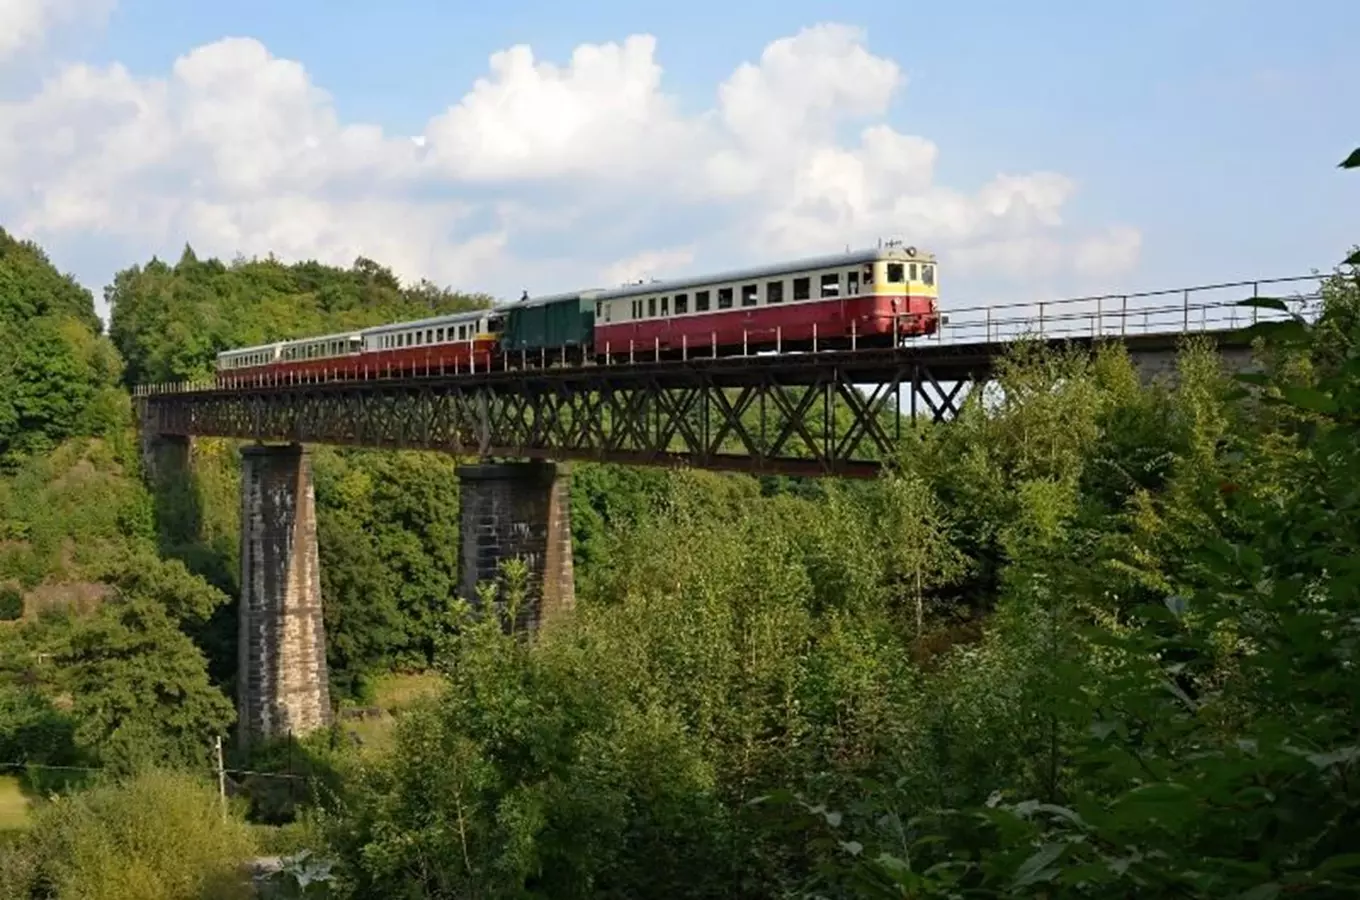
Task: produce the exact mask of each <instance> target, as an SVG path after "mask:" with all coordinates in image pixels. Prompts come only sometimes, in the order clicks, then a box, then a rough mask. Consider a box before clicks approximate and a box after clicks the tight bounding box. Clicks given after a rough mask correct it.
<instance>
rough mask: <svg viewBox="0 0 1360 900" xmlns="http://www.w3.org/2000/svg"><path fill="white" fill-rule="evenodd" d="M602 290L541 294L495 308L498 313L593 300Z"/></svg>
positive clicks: (590, 289)
mask: <svg viewBox="0 0 1360 900" xmlns="http://www.w3.org/2000/svg"><path fill="white" fill-rule="evenodd" d="M602 290H603V288H587V289H586V290H584V291H564V292H562V293H560V294H542V295H540V296H538V297H530V298H529V299H528V300H510V301H508V302H506V303H502V304H501V305H499V306H497V307H496V309H497V310H498V311H500V310H504V311H505V312H510V311H511V310H515V309H531V308H533V307H535V306H548V305H549V304H552V303H565V302H567V301H569V300H577V301H581V300H594V299H595V297H596V295H597V294H599V293H600V292H601V291H602Z"/></svg>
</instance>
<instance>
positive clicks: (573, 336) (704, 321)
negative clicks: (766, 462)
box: [217, 243, 941, 385]
mask: <svg viewBox="0 0 1360 900" xmlns="http://www.w3.org/2000/svg"><path fill="white" fill-rule="evenodd" d="M938 296H939V273H938V265H937V263H936V260H935V256H934V254H931V253H927V252H922V251H920V250H918V249H917V248H915V247H906V246H902V245H901V244H900V243H888V244H886V245H882V246H880V247H878V248H875V249H872V250H864V251H859V252H853V253H850V252H847V253H843V254H836V255H832V256H819V257H813V258H809V259H802V260H796V261H794V262H786V263H779V264H776V265H767V266H760V267H755V268H747V269H739V270H735V271H729V272H723V273H719V274H717V275H707V276H702V277H691V278H680V279H672V280H669V281H653V282H649V283H639V284H633V285H625V286H623V287H618V288H612V289H608V290H597V289H592V290H587V291H572V292H567V293H562V294H551V295H545V296H540V297H535V298H529V297H526V298H524V299H523V300H520V301H518V302H516V303H509V304H502V305H500V306H497V307H494V308H492V309H480V310H473V311H470V312H461V313H451V314H448V315H442V316H434V317H431V318H428V319H420V320H418V321H412V322H398V323H395V324H391V325H380V326H377V327H374V328H365V329H362V330H359V331H351V332H345V333H341V334H332V335H325V336H322V337H315V338H302V339H298V340H291V341H278V342H275V343H272V344H262V345H258V346H254V347H244V348H240V349H234V350H228V351H225V352H223V353H219V354H218V357H217V378H218V382H219V384H225V385H230V384H233V383H236V382H241V381H245V382H258V381H260V380H267V381H272V382H287V381H310V380H317V379H322V378H324V379H334V378H369V377H390V376H404V375H419V374H426V373H430V374H433V373H436V372H440V373H457V372H470V371H473V372H475V371H479V370H480V371H485V370H486V369H488V368H517V367H523V366H529V367H534V366H550V365H562V364H568V363H579V362H584V361H587V360H595V361H603V362H618V361H623V360H628V359H652V358H656V359H660V358H668V359H669V358H676V357H681V356H686V355H689V356H705V355H713V356H727V355H733V354H738V353H742V354H744V353H756V352H761V351H769V350H773V351H776V352H783V351H797V350H804V349H808V348H811V349H818V348H822V349H830V348H842V347H846V348H859V347H874V346H888V345H892V344H894V343H895V342H897V341H899V340H901V339H902V338H909V337H917V336H921V335H927V334H932V333H934V332H935V331H936V329H938V327H939V325H940V322H941V317H940V315H939V309H938Z"/></svg>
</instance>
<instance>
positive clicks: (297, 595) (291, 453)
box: [236, 444, 331, 745]
mask: <svg viewBox="0 0 1360 900" xmlns="http://www.w3.org/2000/svg"><path fill="white" fill-rule="evenodd" d="M315 504H316V501H315V495H314V493H313V489H312V469H311V461H310V459H309V457H308V454H307V451H306V449H305V448H304V447H302V446H301V445H298V444H290V445H283V446H268V445H255V446H249V447H245V448H243V449H242V450H241V607H240V620H239V622H240V629H239V634H238V637H237V695H236V699H237V715H238V726H237V730H238V740H239V742H240V743H241V744H242V745H245V744H247V743H249V742H250V741H251V740H252V739H257V738H270V737H279V736H283V735H286V734H288V733H290V732H291V733H292V734H293V735H302V734H306V733H307V732H309V731H313V730H315V729H317V728H323V727H325V726H327V725H329V724H330V721H331V705H330V690H329V687H328V684H327V680H328V675H327V671H326V629H325V625H324V624H323V622H322V606H321V569H320V566H319V564H318V562H317V549H316V505H315Z"/></svg>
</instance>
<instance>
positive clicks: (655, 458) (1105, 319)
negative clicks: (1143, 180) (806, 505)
mask: <svg viewBox="0 0 1360 900" xmlns="http://www.w3.org/2000/svg"><path fill="white" fill-rule="evenodd" d="M1321 284H1322V278H1321V277H1320V276H1301V277H1294V278H1277V279H1269V280H1262V281H1248V282H1236V283H1229V284H1218V285H1205V286H1200V287H1194V288H1184V289H1178V290H1175V291H1156V292H1150V293H1142V294H1127V295H1114V296H1102V297H1083V298H1076V299H1071V300H1061V301H1044V302H1036V303H1014V304H1003V305H992V306H984V307H975V308H969V309H961V310H945V311H944V312H945V314H946V315H947V316H948V317H949V321H948V323H947V324H945V325H943V326H942V327H941V329H940V331H939V332H938V333H937V334H935V335H932V336H930V337H929V338H923V339H917V340H914V341H912V342H910V343H907V344H904V345H903V346H901V347H897V348H888V349H878V350H860V351H857V352H856V351H847V350H826V351H820V352H815V351H814V352H800V353H783V354H765V355H738V356H718V357H716V358H710V357H693V358H689V359H687V360H678V361H677V360H671V361H661V360H655V361H645V360H639V361H635V362H633V363H630V364H626V365H618V364H614V365H603V364H586V365H568V366H554V365H547V366H545V367H541V368H509V369H506V370H500V369H496V368H494V367H493V369H492V370H490V371H478V372H461V373H451V372H447V371H444V372H441V371H439V370H437V369H436V370H432V371H430V372H428V373H425V374H418V375H416V376H414V377H409V376H408V377H395V378H389V377H383V376H382V375H381V374H380V373H376V372H375V373H374V374H373V376H372V377H370V378H363V379H358V380H354V379H346V380H340V379H328V378H325V377H321V378H318V379H317V380H315V381H309V382H301V383H299V382H289V383H279V382H273V381H255V382H238V383H236V384H234V385H233V386H232V387H231V388H229V389H226V388H218V387H215V386H213V385H212V384H210V383H209V384H193V383H184V384H174V385H148V386H143V387H140V388H139V389H138V390H137V392H136V398H135V399H136V403H137V405H138V408H139V414H140V417H141V422H142V428H143V432H144V434H149V435H179V436H211V437H225V438H238V439H243V440H253V441H290V442H298V443H318V444H337V445H351V446H361V447H378V448H384V447H385V448H407V449H430V450H442V451H445V452H448V453H451V454H454V455H457V456H476V457H481V458H497V457H500V458H520V459H523V458H550V459H557V460H591V461H600V462H616V463H625V464H632V465H689V466H694V467H697V468H706V469H722V470H733V471H742V472H748V473H753V474H784V475H850V476H872V475H873V474H875V473H877V472H878V471H879V469H880V468H881V467H882V465H883V463H884V461H885V460H888V459H890V458H892V457H893V456H894V455H895V454H896V452H897V448H898V446H899V444H900V441H901V438H902V437H903V434H904V431H905V430H906V429H909V428H910V427H911V423H914V422H917V421H921V420H929V421H931V422H941V421H944V420H947V419H949V418H952V417H953V416H955V415H957V414H958V412H959V409H960V407H961V404H962V402H963V399H964V398H965V397H966V396H968V395H969V393H971V392H972V391H974V390H976V389H977V388H978V386H980V385H984V384H986V383H987V382H988V381H989V380H990V379H991V378H992V377H993V372H994V370H995V363H996V361H997V360H998V359H999V358H1000V357H1001V356H1002V355H1003V354H1004V353H1005V352H1006V350H1007V348H1008V347H1009V346H1010V345H1011V344H1013V343H1014V342H1015V341H1017V340H1021V339H1032V340H1038V341H1041V342H1044V343H1046V344H1048V345H1051V346H1064V345H1066V346H1078V347H1086V348H1090V347H1093V346H1095V345H1096V344H1099V343H1101V342H1103V341H1120V342H1123V343H1124V344H1125V345H1126V346H1127V348H1128V350H1129V352H1130V354H1131V355H1133V356H1134V357H1135V359H1138V358H1139V357H1140V356H1142V357H1146V356H1149V355H1159V356H1161V357H1162V358H1166V357H1168V356H1169V355H1170V354H1173V353H1174V352H1175V350H1176V348H1177V346H1178V345H1179V343H1180V341H1181V339H1182V338H1183V337H1184V336H1186V335H1190V334H1203V335H1205V336H1206V337H1208V338H1210V339H1211V340H1213V341H1214V342H1215V343H1216V344H1217V345H1218V346H1219V347H1221V348H1222V347H1234V348H1239V349H1241V348H1245V347H1247V346H1249V341H1250V337H1249V336H1248V335H1247V334H1245V333H1244V331H1245V329H1246V327H1247V326H1250V325H1252V324H1254V323H1255V322H1258V321H1265V320H1270V319H1282V318H1284V317H1286V316H1288V315H1302V316H1304V317H1305V318H1310V317H1311V316H1312V315H1313V313H1314V312H1315V311H1316V308H1317V305H1318V300H1319V298H1320V291H1321ZM1252 297H1258V298H1259V297H1274V298H1278V299H1280V300H1283V301H1285V304H1286V306H1287V310H1285V311H1281V310H1273V309H1263V308H1260V307H1256V306H1243V305H1242V301H1243V300H1247V299H1249V298H1252ZM639 355H640V356H642V355H645V354H639Z"/></svg>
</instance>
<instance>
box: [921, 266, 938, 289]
mask: <svg viewBox="0 0 1360 900" xmlns="http://www.w3.org/2000/svg"><path fill="white" fill-rule="evenodd" d="M921 280H922V281H924V282H925V283H926V287H934V286H935V267H934V266H932V265H930V264H929V263H922V264H921Z"/></svg>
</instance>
